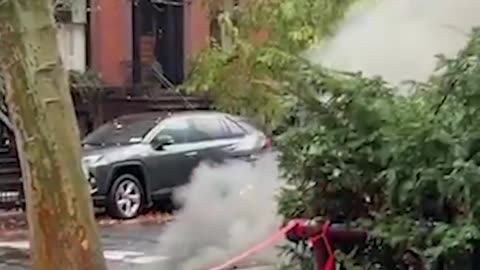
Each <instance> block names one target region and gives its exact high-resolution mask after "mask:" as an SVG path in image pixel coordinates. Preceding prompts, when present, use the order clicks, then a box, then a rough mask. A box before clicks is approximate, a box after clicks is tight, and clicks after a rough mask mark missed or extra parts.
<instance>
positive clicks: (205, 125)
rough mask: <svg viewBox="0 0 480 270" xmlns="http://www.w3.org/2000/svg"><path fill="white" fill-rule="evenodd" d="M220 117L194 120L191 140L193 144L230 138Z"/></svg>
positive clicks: (196, 118)
mask: <svg viewBox="0 0 480 270" xmlns="http://www.w3.org/2000/svg"><path fill="white" fill-rule="evenodd" d="M222 120H223V119H222V118H219V117H195V118H193V119H192V122H191V123H192V125H191V130H190V139H191V141H192V142H199V141H208V140H218V139H224V138H228V137H229V134H228V131H227V130H225V127H224V125H223V124H222Z"/></svg>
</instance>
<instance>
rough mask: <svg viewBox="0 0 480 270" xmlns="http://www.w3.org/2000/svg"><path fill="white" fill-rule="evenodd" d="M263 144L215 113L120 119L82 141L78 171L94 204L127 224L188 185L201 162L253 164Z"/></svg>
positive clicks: (240, 122) (247, 126)
mask: <svg viewBox="0 0 480 270" xmlns="http://www.w3.org/2000/svg"><path fill="white" fill-rule="evenodd" d="M269 146H270V141H269V139H268V138H267V137H266V136H265V135H264V133H262V132H261V131H259V130H258V129H257V128H255V127H254V125H252V124H251V123H250V122H249V121H247V120H246V119H244V118H240V117H237V116H232V115H228V114H224V113H218V112H181V113H173V114H166V113H144V114H136V115H127V116H122V117H120V118H118V119H115V120H113V121H111V122H109V123H106V124H104V125H103V126H101V127H100V128H98V129H97V130H95V131H94V132H92V133H91V134H90V135H88V136H87V137H86V138H85V139H84V140H83V148H84V156H83V159H82V164H83V169H84V172H85V174H86V176H87V179H88V181H89V183H90V186H91V192H92V197H93V199H94V204H95V205H96V206H97V207H102V206H105V207H106V209H107V212H108V213H109V215H111V216H113V217H116V218H122V219H127V218H133V217H135V216H137V215H138V214H139V213H140V211H141V210H142V209H144V208H145V207H147V206H150V205H151V203H152V202H153V201H154V200H156V199H163V198H168V197H169V196H171V194H172V191H173V190H174V189H175V188H176V187H179V186H181V185H184V184H187V183H188V182H189V178H190V175H191V173H192V171H193V169H194V168H195V167H196V166H197V165H198V164H199V163H200V162H201V161H212V162H222V161H224V160H225V159H231V158H242V159H247V160H254V159H255V157H256V156H258V155H260V154H261V153H262V152H264V151H266V150H267V149H268V148H270V147H269Z"/></svg>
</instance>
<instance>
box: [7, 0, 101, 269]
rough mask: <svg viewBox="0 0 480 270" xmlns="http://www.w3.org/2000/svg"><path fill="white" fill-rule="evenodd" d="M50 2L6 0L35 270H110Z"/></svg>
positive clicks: (12, 92)
mask: <svg viewBox="0 0 480 270" xmlns="http://www.w3.org/2000/svg"><path fill="white" fill-rule="evenodd" d="M51 5H52V1H51V0H0V40H1V42H0V67H1V69H2V72H3V75H4V78H5V85H6V100H7V104H8V109H9V114H10V117H11V119H12V122H13V124H14V126H15V137H16V142H17V146H18V149H19V153H20V160H21V165H22V173H23V180H24V187H25V191H26V197H27V216H28V222H29V229H30V242H31V254H32V269H33V270H52V269H59V270H62V269H65V270H105V269H106V264H105V259H104V258H103V255H102V253H101V246H100V242H99V239H98V232H97V228H96V223H95V219H94V215H93V206H92V202H91V198H90V194H89V190H88V184H87V181H86V180H85V176H84V175H83V172H82V169H81V164H80V155H81V148H80V139H79V130H78V126H77V120H76V117H75V113H74V110H73V102H72V98H71V95H70V92H69V87H68V82H67V75H66V72H65V70H64V68H63V64H62V62H61V59H60V54H59V51H58V45H57V36H56V29H55V24H54V19H53V13H52V12H53V10H52V6H51Z"/></svg>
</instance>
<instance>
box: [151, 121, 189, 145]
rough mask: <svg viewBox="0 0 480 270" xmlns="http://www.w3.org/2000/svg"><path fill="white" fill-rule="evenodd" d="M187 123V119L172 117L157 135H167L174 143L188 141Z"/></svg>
mask: <svg viewBox="0 0 480 270" xmlns="http://www.w3.org/2000/svg"><path fill="white" fill-rule="evenodd" d="M188 133H189V123H188V121H187V119H172V120H171V121H169V122H168V123H167V124H166V125H165V126H164V127H163V128H162V130H161V131H160V132H159V133H158V134H157V136H158V135H169V136H171V137H172V139H173V141H174V143H175V144H179V143H186V142H188Z"/></svg>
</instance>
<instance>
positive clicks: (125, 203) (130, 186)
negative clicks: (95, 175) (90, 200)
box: [107, 174, 145, 219]
mask: <svg viewBox="0 0 480 270" xmlns="http://www.w3.org/2000/svg"><path fill="white" fill-rule="evenodd" d="M144 201H145V193H144V190H143V188H142V185H141V184H140V181H139V180H138V178H137V177H135V176H133V175H131V174H124V175H121V176H119V177H117V178H116V179H115V180H114V182H113V185H112V188H111V189H110V192H109V194H108V198H107V212H108V214H109V215H110V216H112V217H114V218H121V219H131V218H135V217H137V216H138V215H139V214H140V212H141V211H142V209H143V205H144Z"/></svg>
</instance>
